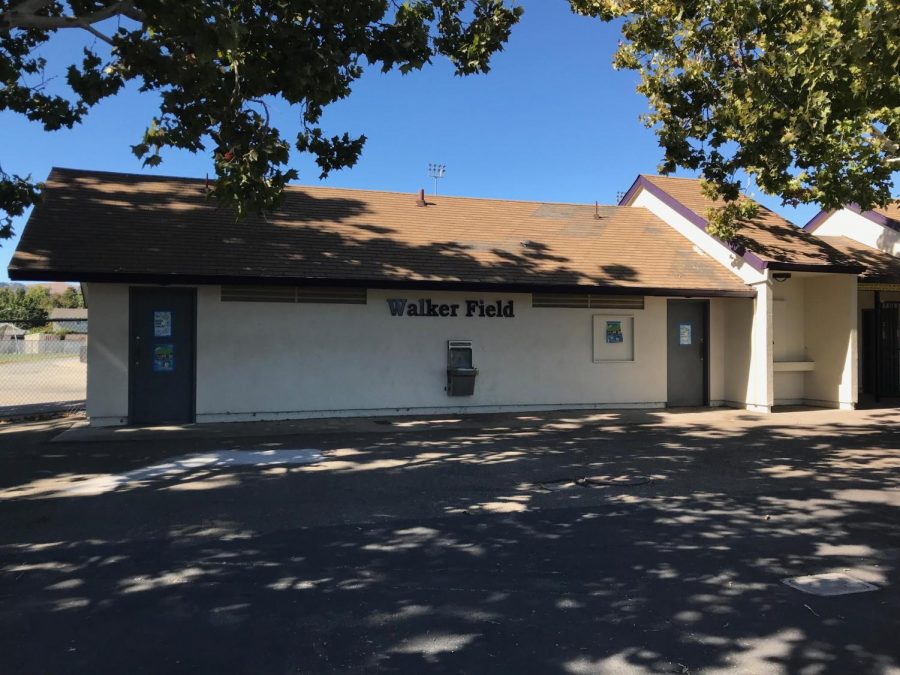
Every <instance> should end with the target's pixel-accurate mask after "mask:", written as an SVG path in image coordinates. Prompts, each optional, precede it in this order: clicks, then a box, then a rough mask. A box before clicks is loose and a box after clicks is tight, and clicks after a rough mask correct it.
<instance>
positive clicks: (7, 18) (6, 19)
mask: <svg viewBox="0 0 900 675" xmlns="http://www.w3.org/2000/svg"><path fill="white" fill-rule="evenodd" d="M51 2H52V0H24V2H21V3H19V4H18V5H16V6H15V7H13V8H11V9H8V10H7V11H5V12H3V13H2V14H0V30H9V29H10V28H26V29H27V28H37V29H39V30H56V29H59V28H81V29H84V30H86V31H88V32H89V33H91V34H93V35H96V36H97V37H98V38H100V39H101V40H103V41H104V42H108V43H110V44H112V40H111V39H110V38H108V37H107V36H106V35H104V34H103V33H101V32H100V31H98V30H96V29H95V28H94V27H93V24H95V23H99V22H101V21H105V20H106V19H110V18H112V17H114V16H125V17H128V18H129V19H133V20H135V21H143V18H144V15H143V14H142V13H141V11H140V10H139V9H137V8H136V7H135V6H134V4H133V3H132V1H131V0H121V1H120V2H114V3H113V4H111V5H109V6H107V7H104V8H103V9H98V10H97V11H96V12H91V13H90V14H84V15H82V16H39V15H38V14H36V13H35V12H37V11H39V10H40V9H42V8H44V7H46V6H47V5H49V4H50V3H51Z"/></svg>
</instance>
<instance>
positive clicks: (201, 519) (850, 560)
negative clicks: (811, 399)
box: [0, 410, 900, 673]
mask: <svg viewBox="0 0 900 675" xmlns="http://www.w3.org/2000/svg"><path fill="white" fill-rule="evenodd" d="M480 419H481V422H480V423H479V424H478V425H468V426H467V427H466V428H441V429H430V430H427V431H421V432H420V431H416V432H400V431H396V430H393V429H390V428H388V429H386V430H384V431H382V432H379V433H365V434H362V433H356V434H340V433H331V434H322V435H318V436H316V435H313V434H310V435H305V436H304V437H302V438H298V437H296V436H286V437H271V436H270V437H267V438H265V439H254V438H244V439H235V440H234V441H233V442H234V446H235V447H244V448H246V447H251V446H253V447H261V446H263V445H265V447H273V448H274V447H317V448H321V449H322V451H323V452H324V454H325V457H326V459H325V461H323V462H321V463H319V464H313V465H305V466H283V467H265V468H260V469H256V470H254V469H251V470H244V471H235V470H232V469H228V468H224V469H221V470H216V469H214V470H210V469H203V468H201V469H198V470H197V471H188V472H184V473H180V474H177V475H172V476H168V477H165V478H162V479H159V480H156V481H147V482H143V483H137V484H133V485H124V486H123V485H117V486H116V487H115V488H114V489H111V490H108V491H104V490H98V491H97V492H96V494H93V495H83V494H82V495H80V496H73V495H71V494H67V493H66V491H65V488H64V487H63V488H60V486H59V485H57V486H56V487H53V488H46V489H42V488H40V487H36V485H35V481H37V480H51V481H52V480H56V481H60V480H61V479H64V480H62V484H69V483H71V482H72V481H74V482H76V483H77V482H78V480H79V478H83V477H84V476H96V475H99V474H101V473H102V472H103V471H121V470H126V469H129V468H133V467H134V466H137V465H138V464H139V461H138V460H137V459H136V458H137V457H138V456H140V457H141V458H142V459H141V460H140V461H147V460H150V461H155V459H158V458H159V457H162V456H172V455H173V454H177V453H179V452H186V451H188V450H190V449H193V450H198V441H197V440H196V439H194V440H185V441H175V442H170V443H168V444H165V445H162V446H161V447H157V445H155V444H146V445H144V446H140V444H132V445H130V446H127V448H128V451H129V452H130V453H132V456H120V457H118V458H116V457H115V456H114V455H115V453H116V452H119V453H120V455H124V453H123V446H122V445H121V444H112V445H111V444H86V445H84V446H75V447H67V448H66V450H67V453H68V459H67V460H65V461H67V462H72V463H77V462H78V461H82V462H84V461H86V460H87V459H88V458H89V457H90V456H91V455H92V453H93V454H94V455H95V456H96V454H97V453H101V454H104V455H105V457H104V458H102V459H100V458H96V457H95V464H94V465H92V466H94V469H92V470H91V473H83V474H78V473H77V472H75V471H69V470H68V468H72V467H67V470H66V471H61V472H60V471H57V472H56V473H52V471H53V470H52V469H49V470H50V471H51V474H50V475H48V476H46V477H45V478H41V477H39V476H34V480H31V481H29V483H28V485H30V490H28V489H23V490H19V491H18V492H16V491H15V488H16V487H19V488H21V487H22V485H19V486H8V487H7V488H6V490H5V491H4V492H3V494H2V498H0V514H2V515H0V533H2V534H0V598H2V602H0V629H2V630H0V635H2V637H0V671H2V672H15V673H39V672H54V673H63V672H84V671H88V670H89V671H91V672H123V671H128V672H135V673H142V672H147V673H158V672H201V671H206V672H253V673H264V672H279V673H282V672H309V673H322V672H423V671H428V672H467V673H475V672H515V673H521V672H525V673H528V672H535V673H609V672H623V673H624V672H628V673H634V672H638V673H640V672H647V673H660V672H675V673H699V672H720V671H728V670H730V671H732V672H753V673H760V672H785V673H799V672H811V673H813V672H814V673H831V672H834V673H847V672H854V673H856V672H858V673H863V672H866V673H877V672H889V671H890V669H892V668H897V667H898V666H900V663H898V650H900V646H898V644H897V640H896V636H897V635H898V630H900V619H898V616H900V613H898V610H900V594H898V591H897V581H898V564H900V532H898V528H897V527H896V523H897V516H898V509H900V470H898V469H900V450H898V447H897V446H898V443H897V437H896V433H895V431H894V430H895V429H896V423H897V421H898V419H900V418H898V415H897V413H896V412H894V411H890V410H881V411H869V412H866V413H856V414H853V415H844V416H841V415H840V414H833V413H824V412H823V413H816V412H798V413H789V414H785V415H784V416H779V415H774V416H770V417H760V416H756V415H752V414H744V413H737V412H731V413H723V414H722V415H721V416H719V417H717V416H716V413H700V414H696V415H691V414H686V415H683V416H680V417H679V416H673V415H671V414H661V413H621V412H602V413H568V414H546V415H543V414H533V415H532V414H529V415H520V416H509V415H507V416H486V417H483V418H480ZM723 420H726V421H727V423H723ZM301 444H302V445H301ZM48 447H49V446H47V445H46V444H43V443H36V444H35V445H34V448H33V452H34V453H36V454H34V456H33V459H34V460H35V462H36V464H35V466H41V462H42V461H43V462H44V463H45V464H44V465H45V466H47V467H52V466H53V462H52V460H51V459H46V460H42V459H41V457H40V454H39V453H40V452H48V450H47V448H48ZM57 448H58V446H57V447H54V448H53V450H54V451H57ZM200 449H201V450H202V448H200ZM165 453H169V454H168V455H165ZM588 475H590V476H602V477H606V478H607V479H609V481H608V482H602V481H601V482H599V483H598V484H597V486H595V487H589V486H587V485H584V484H579V483H577V482H575V481H574V480H573V479H575V478H578V477H583V476H588ZM621 477H631V478H635V477H643V478H647V479H649V480H647V481H645V482H639V481H633V482H632V483H631V484H625V485H623V484H617V483H615V482H614V479H616V478H621ZM552 481H556V482H555V483H553V484H552V485H551V482H552ZM45 487H46V486H45ZM10 490H13V491H12V492H10ZM830 571H846V572H847V573H848V574H850V575H852V576H854V577H857V578H860V579H862V580H866V581H870V582H871V583H874V584H875V585H876V586H878V587H879V588H878V590H877V591H875V592H871V593H862V594H857V595H848V596H841V597H833V598H822V597H816V596H812V595H805V594H803V593H800V592H799V591H796V590H794V589H791V588H788V587H787V586H785V585H783V584H782V583H781V580H782V579H784V578H786V577H793V576H800V575H806V574H816V573H820V572H830Z"/></svg>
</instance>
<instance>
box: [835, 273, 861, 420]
mask: <svg viewBox="0 0 900 675" xmlns="http://www.w3.org/2000/svg"><path fill="white" fill-rule="evenodd" d="M844 277H845V279H844V283H843V286H844V293H845V294H846V298H847V311H846V314H845V315H846V317H847V326H848V328H849V330H848V332H847V335H848V340H849V344H848V345H847V355H846V358H845V359H844V371H843V373H842V375H841V384H840V387H839V389H838V391H839V396H840V398H839V400H838V407H839V408H840V409H841V410H853V409H855V408H856V403H857V401H859V309H858V304H859V290H858V288H857V287H858V282H857V277H856V276H854V275H850V274H847V275H844Z"/></svg>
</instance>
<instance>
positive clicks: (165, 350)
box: [153, 345, 175, 373]
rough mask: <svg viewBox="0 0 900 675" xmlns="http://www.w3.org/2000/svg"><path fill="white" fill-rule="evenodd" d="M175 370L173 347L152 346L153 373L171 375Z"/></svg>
mask: <svg viewBox="0 0 900 675" xmlns="http://www.w3.org/2000/svg"><path fill="white" fill-rule="evenodd" d="M173 370H175V346H174V345H153V372H154V373H171V372H172V371H173Z"/></svg>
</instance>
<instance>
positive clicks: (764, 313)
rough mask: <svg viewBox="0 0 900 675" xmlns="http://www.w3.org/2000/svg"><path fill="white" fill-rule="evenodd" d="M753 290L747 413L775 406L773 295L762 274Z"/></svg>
mask: <svg viewBox="0 0 900 675" xmlns="http://www.w3.org/2000/svg"><path fill="white" fill-rule="evenodd" d="M751 285H752V286H753V288H755V289H756V299H755V300H754V301H753V322H752V327H751V331H750V372H749V374H748V378H747V403H746V405H747V410H753V411H756V412H771V411H772V406H773V405H774V404H775V374H774V370H773V354H774V343H775V333H774V321H773V314H774V311H773V309H774V299H775V298H774V293H773V290H772V280H771V279H770V277H769V273H768V272H766V278H765V279H764V280H763V281H760V282H757V283H755V284H751Z"/></svg>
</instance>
